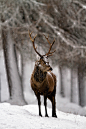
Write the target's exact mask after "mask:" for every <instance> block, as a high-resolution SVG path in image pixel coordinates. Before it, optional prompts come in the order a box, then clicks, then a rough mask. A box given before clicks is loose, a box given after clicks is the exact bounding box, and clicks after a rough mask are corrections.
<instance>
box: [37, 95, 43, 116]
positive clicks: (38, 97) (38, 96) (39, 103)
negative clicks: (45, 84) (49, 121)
mask: <svg viewBox="0 0 86 129" xmlns="http://www.w3.org/2000/svg"><path fill="white" fill-rule="evenodd" d="M37 99H38V106H39V116H41V117H42V114H41V101H40V95H39V94H38V95H37Z"/></svg>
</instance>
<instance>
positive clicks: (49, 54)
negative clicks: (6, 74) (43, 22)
mask: <svg viewBox="0 0 86 129" xmlns="http://www.w3.org/2000/svg"><path fill="white" fill-rule="evenodd" d="M44 36H45V35H44ZM45 38H46V39H47V41H48V43H49V44H50V48H49V51H48V53H46V54H45V55H46V56H47V57H49V56H52V54H53V53H54V52H55V51H56V50H54V51H53V52H50V51H51V49H52V46H53V44H54V43H55V39H54V40H53V42H52V43H50V41H49V40H48V38H49V35H48V37H46V36H45ZM45 55H44V56H45Z"/></svg>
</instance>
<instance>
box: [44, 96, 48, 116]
mask: <svg viewBox="0 0 86 129" xmlns="http://www.w3.org/2000/svg"><path fill="white" fill-rule="evenodd" d="M44 106H45V117H48V114H47V97H46V96H44Z"/></svg>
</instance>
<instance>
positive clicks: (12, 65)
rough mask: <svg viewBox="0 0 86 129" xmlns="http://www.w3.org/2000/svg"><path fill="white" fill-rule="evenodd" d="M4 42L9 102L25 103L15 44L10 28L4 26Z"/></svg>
mask: <svg viewBox="0 0 86 129" xmlns="http://www.w3.org/2000/svg"><path fill="white" fill-rule="evenodd" d="M2 43H3V50H4V59H5V66H6V72H7V79H8V85H9V92H10V100H9V102H10V103H11V104H18V105H24V104H26V102H25V100H24V95H23V90H22V83H21V79H20V76H19V72H18V66H17V62H16V61H17V60H16V55H15V45H14V43H13V40H12V37H11V33H10V29H4V28H2Z"/></svg>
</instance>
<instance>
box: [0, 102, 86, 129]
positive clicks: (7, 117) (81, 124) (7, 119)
mask: <svg viewBox="0 0 86 129" xmlns="http://www.w3.org/2000/svg"><path fill="white" fill-rule="evenodd" d="M42 114H43V117H39V116H38V106H37V105H25V106H15V105H10V104H8V103H1V104H0V129H85V128H86V117H84V116H79V115H73V114H68V113H63V112H61V111H58V110H57V115H58V118H52V117H51V108H48V114H49V116H50V117H49V118H46V117H44V107H43V106H42Z"/></svg>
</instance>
